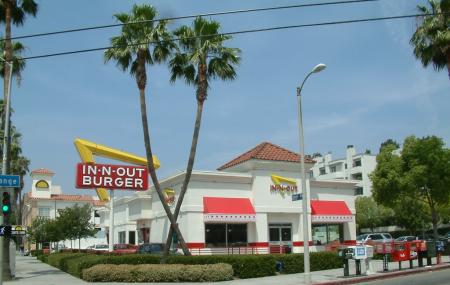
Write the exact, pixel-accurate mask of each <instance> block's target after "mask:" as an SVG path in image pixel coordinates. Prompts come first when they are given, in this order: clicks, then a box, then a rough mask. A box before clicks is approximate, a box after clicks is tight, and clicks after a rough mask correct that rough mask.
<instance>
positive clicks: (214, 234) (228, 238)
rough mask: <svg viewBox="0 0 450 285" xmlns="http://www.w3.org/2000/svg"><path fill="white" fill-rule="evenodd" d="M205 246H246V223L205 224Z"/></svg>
mask: <svg viewBox="0 0 450 285" xmlns="http://www.w3.org/2000/svg"><path fill="white" fill-rule="evenodd" d="M205 243H206V247H233V246H247V224H205Z"/></svg>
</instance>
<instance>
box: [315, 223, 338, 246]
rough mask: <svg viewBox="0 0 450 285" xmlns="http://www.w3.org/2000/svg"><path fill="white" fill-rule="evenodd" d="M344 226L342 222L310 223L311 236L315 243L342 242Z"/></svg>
mask: <svg viewBox="0 0 450 285" xmlns="http://www.w3.org/2000/svg"><path fill="white" fill-rule="evenodd" d="M343 232H344V226H343V225H342V224H316V225H312V236H313V242H314V244H315V245H325V244H328V243H330V242H343V240H344V234H343Z"/></svg>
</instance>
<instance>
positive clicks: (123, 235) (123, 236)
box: [119, 231, 126, 243]
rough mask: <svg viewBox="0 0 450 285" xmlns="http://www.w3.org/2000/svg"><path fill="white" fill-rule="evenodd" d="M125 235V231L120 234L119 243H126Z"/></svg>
mask: <svg viewBox="0 0 450 285" xmlns="http://www.w3.org/2000/svg"><path fill="white" fill-rule="evenodd" d="M125 234H126V232H125V231H123V232H119V243H126V241H125Z"/></svg>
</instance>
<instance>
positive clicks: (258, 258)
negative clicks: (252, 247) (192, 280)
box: [167, 255, 276, 279]
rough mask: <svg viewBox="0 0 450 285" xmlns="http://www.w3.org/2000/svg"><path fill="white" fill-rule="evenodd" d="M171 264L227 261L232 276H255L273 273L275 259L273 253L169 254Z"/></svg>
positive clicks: (243, 277)
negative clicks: (231, 268)
mask: <svg viewBox="0 0 450 285" xmlns="http://www.w3.org/2000/svg"><path fill="white" fill-rule="evenodd" d="M167 263H171V264H214V263H227V264H230V265H231V266H232V267H233V271H234V276H235V277H238V278H241V279H245V278H256V277H264V276H271V275H275V273H276V268H275V264H276V260H275V257H274V256H273V255H204V256H169V258H168V259H167Z"/></svg>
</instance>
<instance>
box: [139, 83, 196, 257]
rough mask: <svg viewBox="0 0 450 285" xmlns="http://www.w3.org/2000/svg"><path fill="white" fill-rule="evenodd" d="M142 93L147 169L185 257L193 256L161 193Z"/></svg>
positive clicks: (141, 91) (142, 90) (142, 91)
mask: <svg viewBox="0 0 450 285" xmlns="http://www.w3.org/2000/svg"><path fill="white" fill-rule="evenodd" d="M139 93H140V102H141V118H142V129H143V131H144V143H145V150H146V154H147V168H148V171H149V172H150V177H151V178H152V181H153V185H154V186H155V190H156V193H157V194H158V197H159V200H161V203H162V205H163V208H164V211H165V212H166V214H167V217H168V218H169V221H170V224H171V228H172V227H174V230H175V232H176V233H177V235H178V239H179V240H180V245H181V249H182V250H183V253H184V255H191V253H190V252H189V249H188V248H187V246H186V242H185V241H184V238H183V235H182V234H181V232H180V229H179V228H178V224H177V223H176V220H175V219H174V217H173V215H172V212H171V211H170V208H169V206H168V205H167V203H166V202H165V200H164V195H163V194H162V191H161V185H160V184H159V181H158V177H157V176H156V171H155V165H154V164H153V154H152V149H151V146H150V134H149V131H148V123H147V107H146V103H145V90H144V89H143V88H140V89H139Z"/></svg>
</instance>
